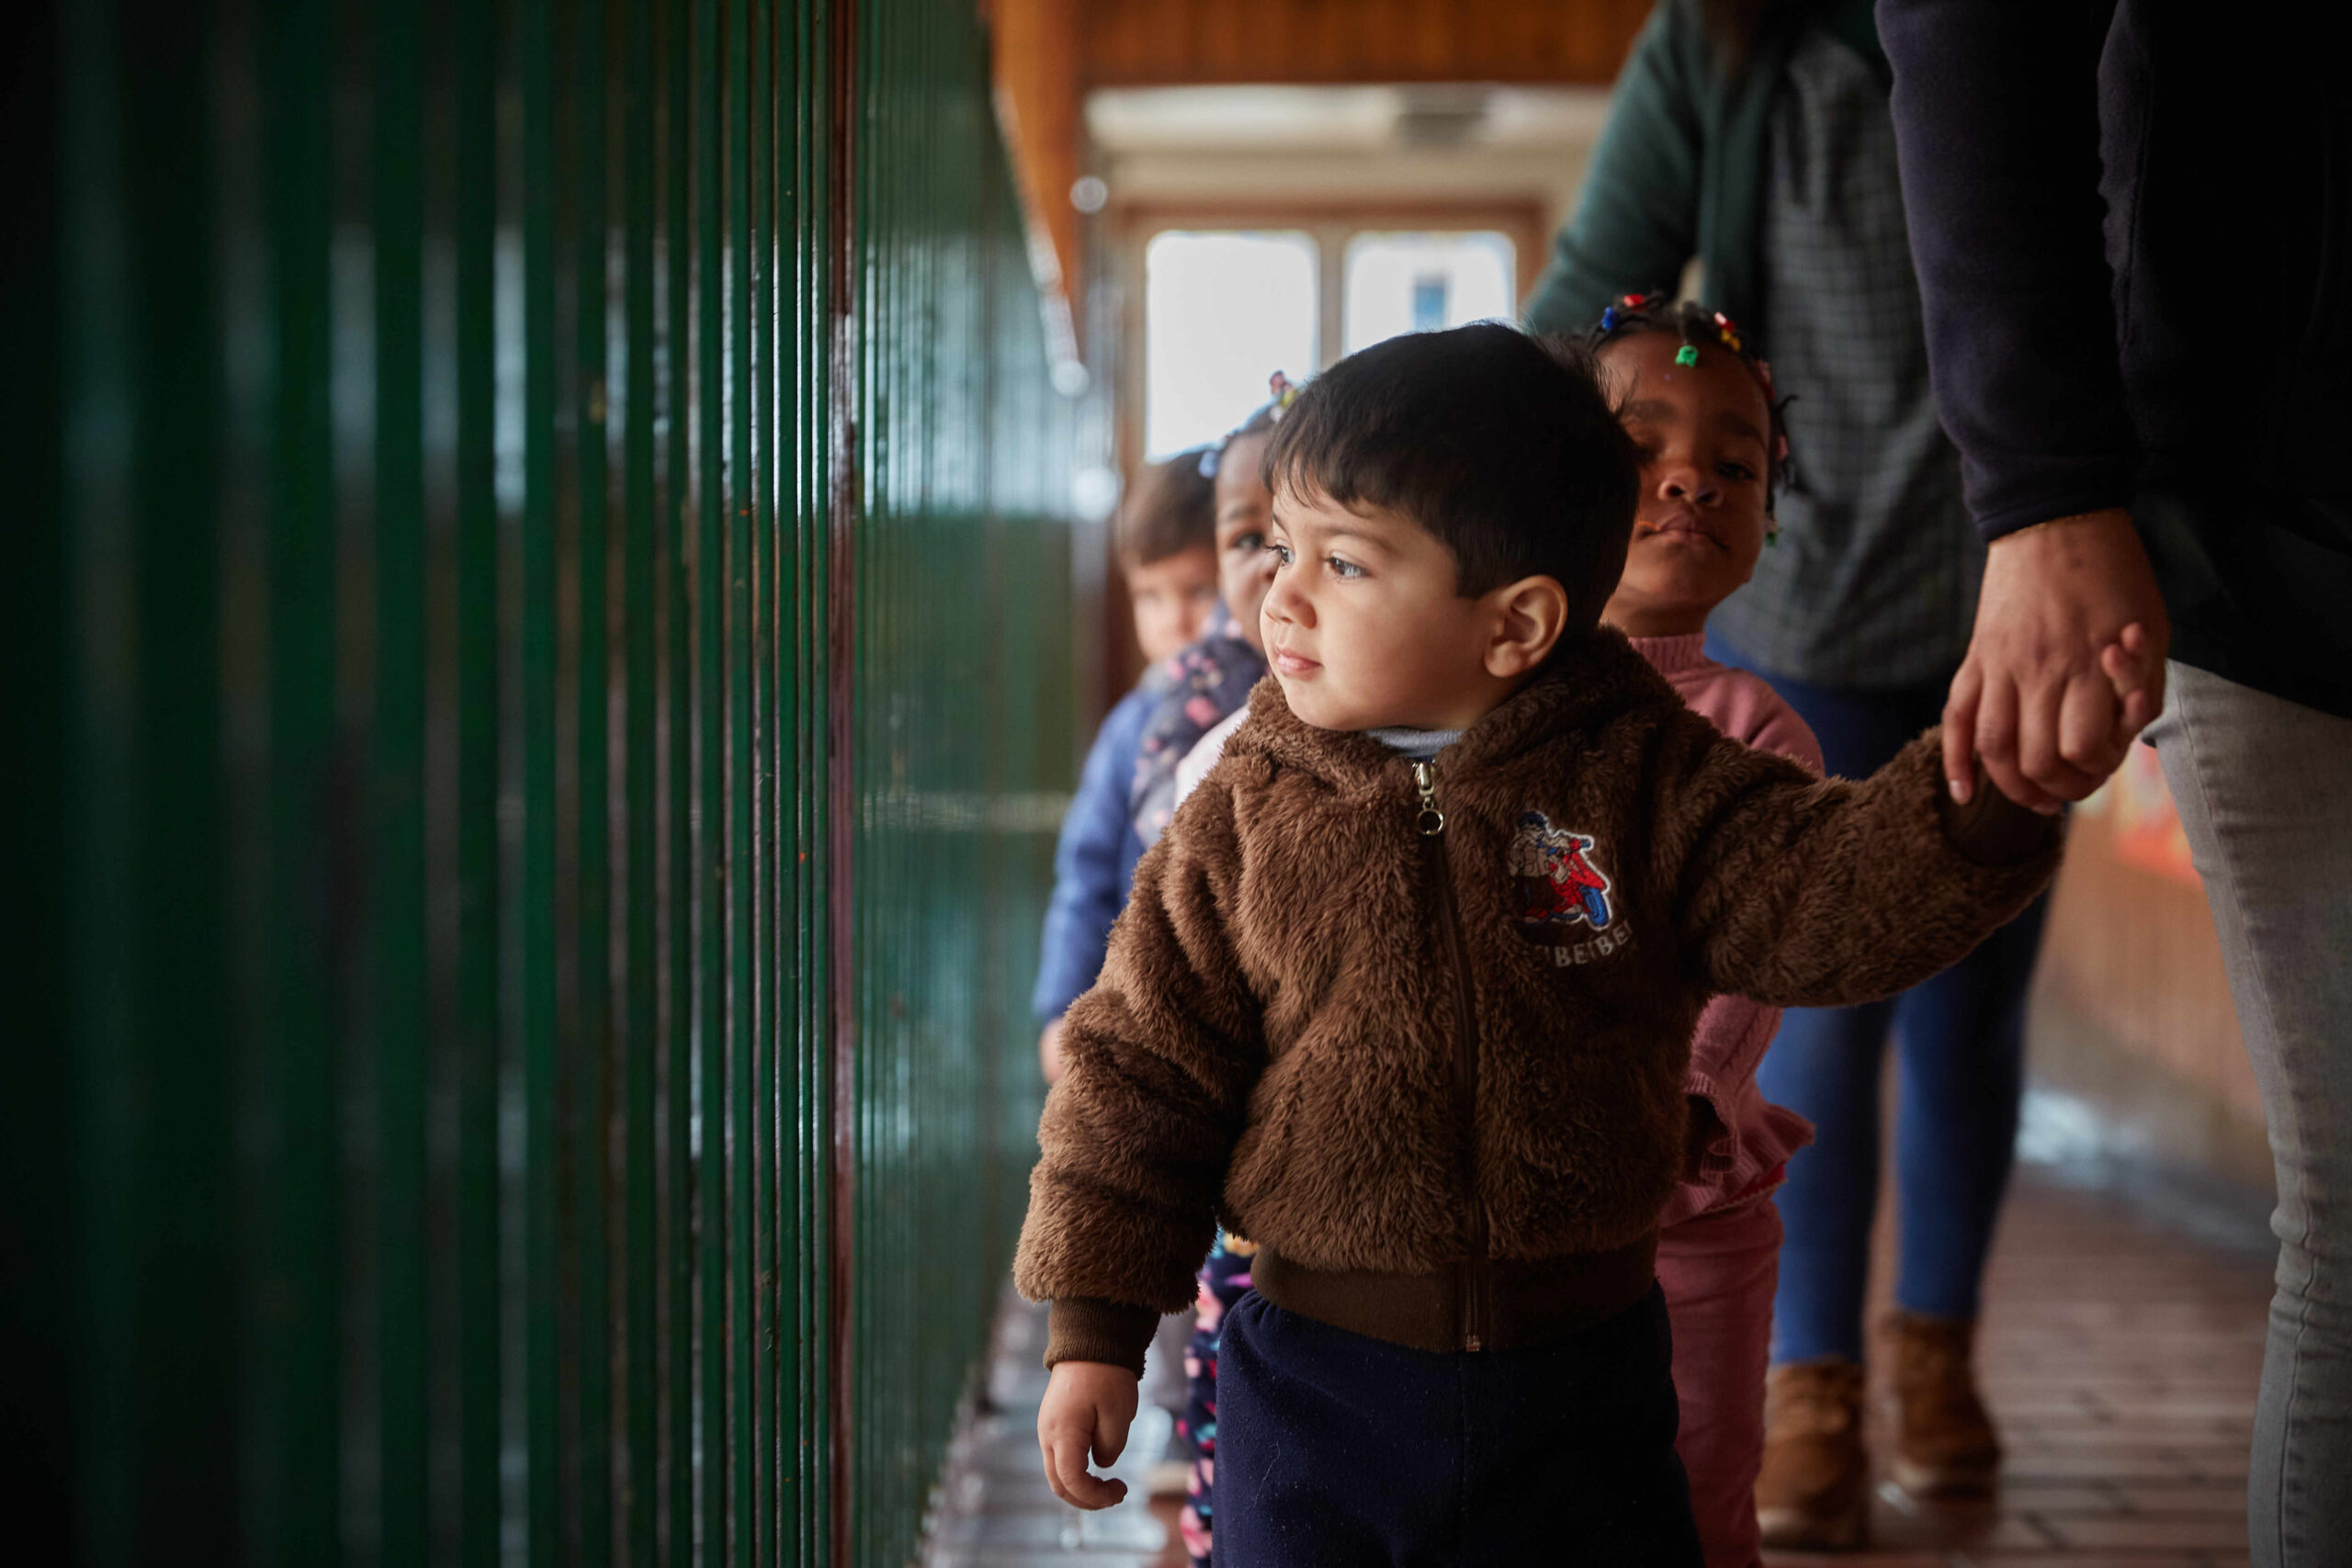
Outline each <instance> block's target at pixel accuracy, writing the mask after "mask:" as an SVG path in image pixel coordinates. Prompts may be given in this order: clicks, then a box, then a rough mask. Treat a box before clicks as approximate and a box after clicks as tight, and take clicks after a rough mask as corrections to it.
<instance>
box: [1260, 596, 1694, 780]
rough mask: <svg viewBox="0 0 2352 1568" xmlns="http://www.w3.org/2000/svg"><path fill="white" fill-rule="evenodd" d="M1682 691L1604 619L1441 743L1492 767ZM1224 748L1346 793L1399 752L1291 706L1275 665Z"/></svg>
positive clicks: (1454, 757) (1457, 758)
mask: <svg viewBox="0 0 2352 1568" xmlns="http://www.w3.org/2000/svg"><path fill="white" fill-rule="evenodd" d="M1681 702H1682V699H1681V697H1680V695H1679V694H1677V693H1676V691H1675V690H1674V688H1673V686H1672V685H1670V684H1669V683H1668V682H1667V681H1666V679H1665V677H1663V676H1661V675H1660V674H1658V672H1657V670H1656V669H1654V668H1652V667H1651V665H1650V662H1649V661H1648V660H1645V659H1644V658H1643V657H1642V656H1641V655H1640V654H1638V653H1636V652H1634V648H1633V645H1632V644H1631V643H1629V642H1627V641H1626V640H1625V637H1624V634H1623V633H1622V632H1619V631H1617V630H1615V629H1614V628H1613V627H1609V626H1600V627H1597V628H1595V629H1594V630H1593V631H1592V632H1590V633H1589V634H1587V635H1586V636H1585V637H1582V638H1580V639H1579V640H1578V641H1577V642H1576V643H1573V644H1570V645H1568V646H1566V647H1563V648H1561V649H1558V650H1557V651H1556V652H1555V653H1554V654H1553V656H1552V658H1551V659H1550V660H1548V661H1547V662H1546V663H1545V664H1544V668H1543V669H1542V670H1541V671H1537V672H1536V674H1535V676H1534V677H1533V678H1532V680H1530V681H1529V682H1527V683H1526V684H1525V685H1523V686H1521V687H1520V689H1519V690H1518V691H1516V692H1513V693H1512V694H1510V696H1509V697H1508V698H1506V699H1505V700H1504V701H1503V703H1502V705H1500V706H1498V707H1497V708H1496V709H1495V710H1494V711H1493V712H1492V713H1489V714H1487V716H1485V717H1483V718H1481V719H1479V720H1478V722H1477V723H1476V724H1474V725H1472V726H1471V727H1470V728H1468V729H1466V730H1464V731H1463V734H1462V739H1460V740H1457V741H1455V742H1454V743H1453V745H1452V746H1449V747H1447V748H1446V750H1444V751H1443V752H1442V753H1441V755H1442V757H1443V758H1444V759H1445V765H1446V766H1447V767H1448V768H1449V769H1451V768H1478V769H1484V768H1491V767H1495V766H1498V765H1499V764H1502V763H1506V762H1510V761H1514V760H1515V759H1517V758H1519V757H1521V756H1522V755H1524V754H1525V753H1527V752H1530V751H1532V750H1535V749H1537V748H1538V747H1541V746H1543V745H1544V744H1546V743H1547V742H1549V741H1551V740H1554V739H1557V738H1558V737H1559V736H1561V735H1562V734H1565V733H1571V732H1578V731H1590V730H1593V729H1597V728H1600V727H1601V726H1602V725H1605V724H1607V723H1608V722H1609V721H1610V720H1611V719H1613V718H1616V717H1618V716H1621V715H1623V714H1625V713H1628V712H1631V711H1634V710H1635V709H1639V708H1643V707H1650V706H1655V705H1657V704H1660V703H1665V704H1668V705H1673V706H1678V707H1679V706H1680V705H1681ZM1226 755H1227V756H1228V757H1237V756H1250V755H1255V756H1261V757H1263V758H1265V759H1266V760H1267V761H1270V762H1272V763H1273V764H1274V765H1275V766H1277V767H1279V768H1284V769H1293V770H1296V771H1297V772H1300V773H1306V774H1309V775H1310V776H1313V777H1316V778H1318V779H1321V780H1323V781H1324V782H1325V783H1327V784H1330V785H1331V786H1332V787H1333V788H1335V789H1336V790H1338V791H1339V792H1340V794H1342V795H1351V796H1353V795H1365V794H1374V793H1381V792H1384V791H1387V790H1393V789H1394V788H1396V786H1397V773H1396V772H1395V770H1394V768H1393V766H1392V764H1393V763H1394V762H1395V761H1396V758H1397V753H1396V752H1395V751H1393V750H1389V749H1388V748H1387V747H1386V746H1384V745H1383V744H1381V743H1380V742H1379V741H1378V740H1375V739H1373V738H1372V737H1371V736H1370V735H1367V734H1364V733H1363V732H1362V731H1359V730H1348V729H1323V728H1318V727H1317V726H1315V725H1312V724H1309V723H1307V722H1306V720H1305V719H1303V718H1300V717H1299V716H1297V715H1296V714H1295V713H1293V712H1292V711H1291V706H1290V700H1289V698H1288V697H1286V696H1285V695H1284V694H1283V688H1282V682H1281V681H1280V680H1279V679H1277V678H1276V677H1274V676H1272V675H1268V676H1267V677H1266V678H1265V679H1264V680H1262V681H1261V682H1258V684H1257V686H1256V687H1255V689H1253V690H1252V691H1251V692H1250V718H1249V721H1248V722H1247V723H1245V724H1243V725H1242V727H1241V728H1239V729H1238V730H1236V731H1234V734H1233V738H1232V739H1230V740H1228V741H1227V743H1226Z"/></svg>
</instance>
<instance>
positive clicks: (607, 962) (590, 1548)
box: [565, 0, 615, 1568]
mask: <svg viewBox="0 0 2352 1568" xmlns="http://www.w3.org/2000/svg"><path fill="white" fill-rule="evenodd" d="M606 8H607V6H606V0H580V3H579V4H577V5H575V6H571V7H568V11H569V15H570V17H571V26H572V29H573V32H572V37H571V40H570V47H569V49H567V50H566V51H565V60H566V62H567V65H568V70H567V81H568V83H569V86H570V92H571V124H570V125H569V126H568V127H567V128H566V130H565V141H567V142H568V143H569V145H570V148H571V158H572V160H573V163H572V183H571V189H572V222H573V234H572V244H573V251H572V270H573V276H574V285H573V287H574V294H573V310H574V311H575V312H576V319H575V322H574V327H575V332H576V334H577V335H576V337H575V340H574V355H575V358H576V362H577V366H578V376H579V389H578V391H577V394H576V396H577V399H578V404H577V406H578V411H579V419H578V429H579V432H580V439H579V464H580V476H579V496H580V509H579V529H580V533H579V538H580V545H579V563H580V564H579V572H580V655H579V666H578V673H577V686H578V702H579V719H578V724H579V777H580V786H579V787H580V807H579V824H580V826H579V833H580V840H579V850H578V857H579V879H580V881H579V886H580V895H579V897H580V907H579V915H578V931H577V935H576V938H575V941H576V943H577V945H576V948H575V952H576V953H577V957H576V959H575V964H576V970H577V974H578V976H579V995H580V1011H579V1024H578V1028H579V1034H578V1040H577V1043H576V1047H575V1049H574V1050H573V1051H572V1052H571V1063H572V1066H573V1071H574V1073H575V1075H576V1077H575V1080H574V1082H573V1084H572V1087H571V1095H572V1100H571V1103H572V1107H573V1113H574V1117H575V1121H574V1123H573V1132H572V1148H573V1156H572V1165H571V1179H572V1182H573V1184H574V1190H575V1192H576V1197H575V1199H574V1201H573V1205H572V1207H573V1213H574V1215H575V1219H574V1224H575V1226H576V1227H577V1236H578V1242H577V1245H578V1263H577V1269H578V1280H579V1284H578V1295H577V1298H576V1301H575V1302H574V1303H573V1311H574V1317H573V1321H574V1323H575V1324H576V1325H577V1326H576V1327H575V1329H574V1330H573V1335H572V1342H573V1343H574V1344H576V1345H577V1346H578V1347H579V1350H578V1356H577V1359H576V1361H575V1363H574V1364H575V1366H576V1369H577V1371H576V1374H575V1375H576V1377H577V1379H578V1385H577V1392H578V1404H579V1411H580V1430H579V1433H578V1436H577V1438H576V1439H575V1440H576V1442H577V1443H578V1445H579V1450H578V1451H579V1482H578V1485H579V1498H580V1500H579V1527H578V1528H579V1548H578V1555H579V1561H580V1562H581V1564H582V1568H601V1565H602V1564H604V1563H605V1562H610V1561H611V1560H612V1552H613V1525H612V1366H613V1361H612V1341H611V1334H610V1330H611V1326H612V1312H611V1305H610V1301H609V1295H608V1290H607V1271H608V1270H607V1257H606V1246H605V1223H606V1216H607V1213H608V1203H609V1193H610V1190H611V1184H610V1182H609V1180H608V1176H609V1173H610V1171H611V1169H612V1159H611V1137H612V1126H613V1117H612V1110H613V1094H612V1089H611V1080H610V1077H609V1076H608V1075H609V1072H610V1065H611V1063H612V1061H613V1059H614V1055H613V1046H614V1041H615V1032H614V1029H613V1024H612V923H611V903H612V855H611V852H610V848H611V844H612V821H611V812H612V795H611V780H610V773H611V762H610V750H609V748H610V745H611V735H610V730H609V726H608V723H607V715H608V714H609V713H610V712H611V704H612V668H611V665H612V660H611V657H610V645H609V642H608V640H607V629H608V627H609V626H610V623H611V615H612V608H611V602H610V593H611V584H610V578H609V570H608V564H607V563H608V560H609V552H610V535H609V531H608V528H607V521H606V513H607V504H606V501H607V495H608V485H609V482H610V479H609V475H608V473H607V471H606V469H607V464H606V461H605V453H606V446H605V430H606V421H607V417H608V414H609V411H610V400H609V392H608V389H607V388H606V386H605V368H606V355H605V291H606V288H607V287H608V280H607V277H606V269H605V253H606V245H607V239H606V235H607V232H608V220H607V215H606V206H607V200H608V190H607V184H606V174H605V148H606V146H607V144H608V138H609V131H608V128H607V125H606V107H605V73H606V71H607V70H608V68H609V61H608V54H607V51H606V48H605V11H606Z"/></svg>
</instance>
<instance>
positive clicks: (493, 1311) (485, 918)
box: [452, 5, 502, 1568]
mask: <svg viewBox="0 0 2352 1568" xmlns="http://www.w3.org/2000/svg"><path fill="white" fill-rule="evenodd" d="M452 22H453V30H454V35H455V36H454V38H453V40H452V41H453V46H454V53H455V56H456V71H455V75H456V97H457V104H456V114H455V120H456V130H457V146H456V159H457V168H456V171H455V175H456V178H455V186H456V198H457V199H456V219H457V236H456V239H457V244H456V251H457V256H456V261H457V267H456V270H457V338H458V342H457V361H458V363H457V372H458V388H457V390H458V409H457V414H458V433H457V441H458V476H457V490H458V520H457V527H458V537H457V548H456V557H457V562H456V564H457V579H458V583H457V626H456V636H457V741H458V764H457V771H458V778H457V789H458V799H457V812H456V823H457V856H458V862H457V879H458V880H457V888H456V893H457V903H458V934H457V968H458V974H457V1003H456V1016H457V1030H456V1036H457V1039H456V1044H457V1072H458V1083H457V1098H458V1129H457V1135H458V1158H457V1166H458V1169H457V1232H458V1369H457V1378H458V1448H459V1453H458V1464H459V1467H460V1478H459V1482H458V1516H459V1523H458V1535H459V1542H458V1552H459V1561H460V1562H462V1563H463V1564H464V1565H465V1568H493V1565H494V1564H495V1563H496V1562H498V1560H499V1511H500V1498H499V1404H500V1398H501V1385H500V1365H501V1350H502V1347H501V1338H502V1336H501V1331H500V1289H499V1224H498V1214H499V1173H498V1060H499V954H500V952H501V933H500V930H499V886H498V885H499V876H498V789H499V757H498V746H499V692H498V501H497V491H496V488H495V463H496V456H495V447H494V435H495V429H496V423H495V422H496V418H497V403H496V400H497V338H496V333H497V318H496V309H495V307H496V299H495V289H496V279H495V275H494V254H493V247H494V245H495V244H496V242H497V231H496V224H497V174H498V170H497V157H498V118H497V116H498V103H497V76H496V71H497V50H498V11H497V8H496V7H494V6H482V5H476V6H455V7H453V12H452Z"/></svg>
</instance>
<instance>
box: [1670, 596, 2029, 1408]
mask: <svg viewBox="0 0 2352 1568" xmlns="http://www.w3.org/2000/svg"><path fill="white" fill-rule="evenodd" d="M1707 651H1708V652H1709V653H1710V654H1711V655H1713V657H1714V658H1716V659H1718V660H1722V661H1723V662H1724V663H1726V664H1736V665H1739V666H1741V667H1742V668H1745V669H1754V668H1755V667H1754V666H1753V665H1751V664H1749V663H1748V662H1747V660H1745V659H1743V658H1742V657H1741V656H1740V655H1739V654H1738V653H1736V651H1734V650H1733V649H1729V648H1726V647H1724V646H1723V645H1722V644H1721V643H1720V642H1719V641H1717V640H1716V639H1715V638H1714V637H1712V636H1711V637H1709V638H1708V646H1707ZM1756 673H1757V674H1758V675H1761V676H1763V677H1764V678H1765V679H1766V680H1767V681H1769V682H1771V685H1772V689H1773V690H1774V691H1776V692H1778V693H1779V694H1781V698H1782V699H1783V700H1784V701H1786V702H1787V703H1788V705H1790V706H1791V707H1793V708H1795V709H1796V710H1797V712H1798V714H1799V715H1800V716H1803V718H1804V721H1805V723H1807V724H1808V725H1811V726H1812V727H1813V732H1814V734H1815V736H1816V737H1817V738H1818V739H1820V741H1821V752H1822V756H1823V758H1824V759H1825V760H1826V762H1827V763H1828V767H1829V771H1830V772H1831V773H1836V774H1839V775H1842V776H1844V777H1847V778H1863V777H1867V776H1868V775H1869V774H1871V773H1875V772H1876V771H1877V770H1878V769H1879V768H1880V767H1881V766H1882V765H1883V764H1884V763H1885V761H1887V759H1889V758H1890V757H1892V756H1894V753H1895V752H1896V751H1898V750H1902V748H1903V747H1904V745H1905V743H1906V742H1908V741H1909V740H1910V739H1912V738H1913V737H1915V736H1917V734H1918V733H1919V732H1920V731H1921V730H1923V729H1925V728H1927V727H1928V726H1929V725H1931V724H1933V723H1935V722H1936V720H1937V718H1938V717H1939V715H1940V714H1941V712H1942V709H1943V702H1944V693H1945V689H1946V688H1945V685H1944V683H1943V682H1937V683H1936V684H1934V685H1932V686H1916V687H1907V688H1904V689H1901V690H1897V691H1889V692H1872V691H1860V690H1856V689H1853V688H1850V687H1838V686H1816V685H1813V684H1811V683H1809V682H1804V681H1792V680H1788V679H1786V678H1784V677H1781V676H1778V675H1774V674H1771V673H1770V672H1769V671H1763V670H1757V671H1756ZM2047 903H2048V900H2047V899H2046V898H2043V899H2036V900H2035V901H2034V903H2033V905H2032V907H2031V908H2028V909H2027V910H2026V912H2025V913H2024V914H2022V915H2020V916H2018V918H2017V919H2015V920H2014V921H2012V922H2010V924H2009V925H2007V927H2005V928H2004V929H2002V930H2001V931H1996V932H1995V933H1994V935H1993V936H1992V937H1991V938H1990V939H1989V940H1988V941H1986V942H1985V944H1984V945H1983V946H1982V947H1980V948H1978V949H1977V950H1976V951H1975V952H1974V953H1971V954H1969V955H1968V957H1967V958H1965V959H1963V960H1962V962H1960V963H1959V964H1954V965H1953V966H1952V967H1951V968H1950V969H1947V970H1945V971H1944V972H1943V973H1942V974H1940V975H1939V976H1936V977H1935V978H1933V979H1931V980H1928V981H1926V982H1925V983H1923V984H1921V985H1919V986H1917V987H1913V988H1912V989H1910V990H1908V991H1905V993H1904V994H1903V995H1901V996H1899V997H1896V998H1893V999H1891V1000H1888V1001H1883V1002H1872V1003H1871V1004H1869V1005H1867V1006H1864V1007H1855V1008H1792V1009H1791V1010H1789V1011H1788V1012H1786V1013H1785V1014H1783V1015H1782V1016H1781V1033H1780V1037H1779V1038H1778V1039H1777V1040H1775V1041H1774V1042H1773V1043H1772V1047H1771V1049H1770V1051H1768V1052H1766V1053H1765V1055H1764V1063H1763V1066H1761V1067H1760V1068H1759V1069H1758V1072H1757V1075H1756V1078H1757V1083H1758V1086H1759V1087H1761V1088H1762V1089H1763V1091H1764V1098H1765V1099H1767V1100H1771V1101H1773V1102H1774V1103H1775V1104H1779V1105H1785V1106H1787V1107H1788V1108H1789V1109H1790V1110H1792V1111H1796V1112H1797V1113H1798V1114H1799V1115H1801V1116H1804V1117H1805V1118H1806V1119H1808V1120H1809V1121H1811V1122H1813V1125H1814V1134H1815V1138H1814V1144H1813V1146H1812V1147H1810V1148H1808V1149H1805V1150H1804V1151H1802V1152H1801V1153H1799V1154H1798V1155H1797V1156H1796V1157H1795V1158H1793V1159H1792V1160H1791V1161H1790V1162H1789V1180H1788V1185H1787V1186H1785V1187H1783V1188H1782V1189H1781V1191H1780V1193H1779V1194H1778V1198H1779V1201H1780V1206H1781V1220H1782V1222H1783V1223H1784V1224H1786V1226H1787V1229H1788V1240H1787V1242H1786V1244H1785V1245H1784V1246H1783V1247H1782V1249H1781V1288H1780V1293H1779V1294H1778V1296H1776V1297H1775V1298H1774V1301H1773V1307H1772V1359H1773V1360H1774V1361H1776V1362H1782V1361H1808V1360H1814V1359H1820V1358H1823V1357H1831V1356H1835V1357H1843V1358H1846V1359H1851V1360H1860V1359H1861V1356H1862V1303H1863V1297H1864V1294H1865V1292H1866V1291H1867V1289H1868V1286H1869V1281H1870V1251H1871V1215H1872V1213H1873V1212H1874V1211H1875V1210H1876V1209H1877V1207H1878V1175H1879V1147H1880V1135H1879V1106H1880V1090H1879V1081H1880V1071H1881V1064H1882V1062H1883V1057H1884V1055H1885V1046H1886V1040H1887V1035H1888V1033H1889V1032H1890V1030H1891V1031H1892V1032H1893V1034H1894V1039H1895V1049H1896V1052H1897V1054H1898V1055H1899V1056H1900V1057H1901V1061H1902V1070H1901V1074H1900V1078H1899V1082H1898V1086H1897V1093H1898V1099H1897V1100H1896V1109H1895V1129H1894V1156H1895V1157H1894V1174H1895V1198H1896V1211H1895V1218H1896V1236H1897V1263H1896V1269H1895V1277H1894V1299H1895V1303H1896V1304H1898V1305H1900V1306H1902V1307H1904V1308H1905V1309H1906V1310H1908V1311H1911V1312H1917V1313H1925V1314H1931V1315H1933V1316H1938V1317H1973V1316H1974V1315H1976V1310H1977V1291H1978V1286H1979V1285H1980V1284H1981V1283H1982V1281H1983V1279H1984V1275H1985V1253H1986V1252H1987V1251H1988V1250H1990V1248H1991V1247H1992V1242H1993V1224H1994V1221H1995V1220H1996V1218H1997V1217H1998V1215H1999V1213H2000V1208H2001V1198H2002V1194H2003V1193H2004V1192H2005V1191H2006V1190H2007V1187H2008V1181H2009V1166H2010V1162H2011V1159H2012V1156H2013V1154H2014V1150H2015V1145H2016V1143H2017V1131H2018V1096H2019V1093H2020V1091H2021V1089H2022V1079H2023V1073H2024V1054H2025V1052H2024V1044H2025V996H2026V987H2027V985H2028V984H2029V982H2030V981H2031V980H2032V978H2033V961H2034V956H2035V954H2036V953H2038V952H2039V951H2040V950H2041V921H2042V916H2043V913H2044V911H2045V909H2046V907H2047Z"/></svg>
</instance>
